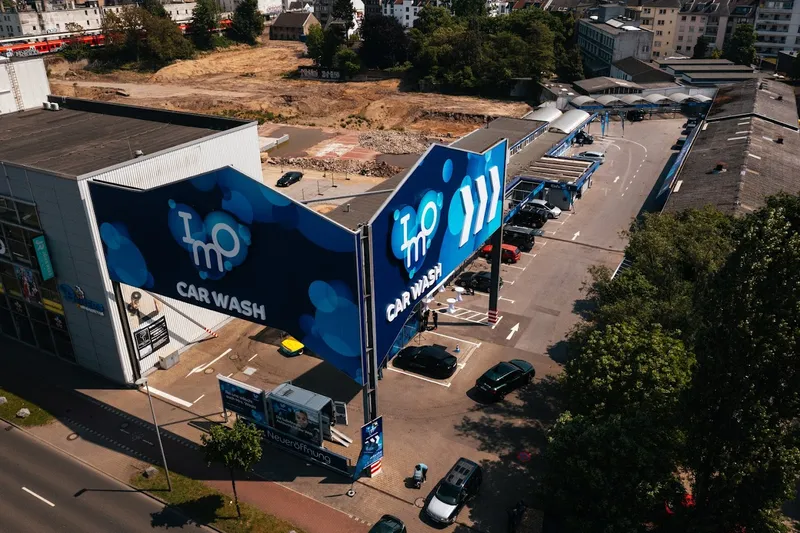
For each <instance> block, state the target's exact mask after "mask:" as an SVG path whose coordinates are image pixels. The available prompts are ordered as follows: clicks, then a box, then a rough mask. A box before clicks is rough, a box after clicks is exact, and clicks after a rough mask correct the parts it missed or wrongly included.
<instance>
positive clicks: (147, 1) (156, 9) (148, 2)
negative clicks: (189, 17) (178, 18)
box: [142, 0, 172, 20]
mask: <svg viewBox="0 0 800 533" xmlns="http://www.w3.org/2000/svg"><path fill="white" fill-rule="evenodd" d="M142 9H144V10H145V11H147V12H148V13H150V14H151V15H153V16H154V17H159V18H162V19H169V18H170V16H169V13H167V10H166V9H164V4H162V3H161V1H160V0H143V1H142ZM170 20H172V19H170Z"/></svg>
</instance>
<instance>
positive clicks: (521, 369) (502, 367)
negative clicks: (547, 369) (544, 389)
mask: <svg viewBox="0 0 800 533" xmlns="http://www.w3.org/2000/svg"><path fill="white" fill-rule="evenodd" d="M535 375H536V371H535V370H534V369H533V365H532V364H530V363H529V362H527V361H523V360H522V359H512V360H511V361H507V362H503V363H498V364H496V365H494V366H493V367H492V368H490V369H489V370H487V371H486V372H484V374H483V375H482V376H481V377H479V378H478V380H477V381H476V382H475V388H476V389H477V390H478V391H479V392H480V393H481V394H484V395H486V396H488V397H490V398H492V399H501V398H503V397H504V396H505V395H506V394H508V393H509V392H511V391H513V390H514V389H518V388H519V387H524V386H525V385H527V384H529V383H530V382H531V381H532V380H533V377H534V376H535Z"/></svg>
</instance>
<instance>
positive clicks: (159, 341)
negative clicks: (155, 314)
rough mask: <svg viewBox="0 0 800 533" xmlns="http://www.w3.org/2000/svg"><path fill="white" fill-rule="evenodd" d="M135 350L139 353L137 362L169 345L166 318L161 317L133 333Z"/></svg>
mask: <svg viewBox="0 0 800 533" xmlns="http://www.w3.org/2000/svg"><path fill="white" fill-rule="evenodd" d="M133 338H134V340H135V342H136V349H137V351H138V352H139V361H141V360H142V359H144V358H145V357H147V356H148V355H150V354H152V353H153V352H155V351H157V350H158V349H159V348H163V347H164V346H166V345H167V344H169V329H167V319H166V317H163V316H162V317H161V318H159V319H158V320H156V321H155V322H153V323H152V324H149V325H147V326H145V327H143V328H141V329H139V330H136V331H135V332H134V333H133Z"/></svg>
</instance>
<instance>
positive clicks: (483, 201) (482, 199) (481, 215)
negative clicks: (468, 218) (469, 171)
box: [472, 176, 489, 235]
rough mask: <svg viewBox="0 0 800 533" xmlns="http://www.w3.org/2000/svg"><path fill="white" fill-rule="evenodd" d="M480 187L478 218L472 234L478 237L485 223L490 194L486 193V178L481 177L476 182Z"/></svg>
mask: <svg viewBox="0 0 800 533" xmlns="http://www.w3.org/2000/svg"><path fill="white" fill-rule="evenodd" d="M475 185H476V186H477V187H478V216H477V217H475V228H473V230H472V233H473V234H475V235H477V234H478V232H479V231H480V230H482V229H483V221H484V219H485V218H486V208H487V207H488V206H489V205H488V200H489V193H488V192H487V191H486V176H481V177H479V178H478V179H476V180H475Z"/></svg>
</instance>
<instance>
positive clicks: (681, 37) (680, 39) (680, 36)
mask: <svg viewBox="0 0 800 533" xmlns="http://www.w3.org/2000/svg"><path fill="white" fill-rule="evenodd" d="M678 40H679V41H682V40H683V35H678ZM678 50H680V48H679V49H678Z"/></svg>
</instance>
